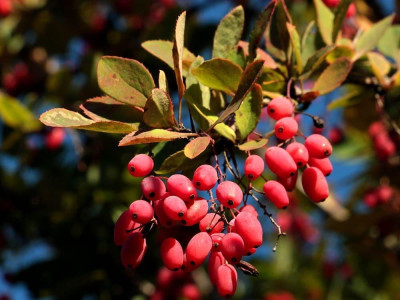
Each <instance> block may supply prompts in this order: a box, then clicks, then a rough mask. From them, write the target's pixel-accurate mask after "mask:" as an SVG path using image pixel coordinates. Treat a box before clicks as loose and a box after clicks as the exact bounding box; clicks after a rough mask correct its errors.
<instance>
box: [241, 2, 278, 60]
mask: <svg viewBox="0 0 400 300" xmlns="http://www.w3.org/2000/svg"><path fill="white" fill-rule="evenodd" d="M275 6H276V1H271V2H270V3H269V4H268V5H267V6H266V7H265V8H264V10H263V11H262V12H261V14H260V15H259V16H258V18H257V21H256V24H255V25H254V27H253V30H252V31H251V33H250V38H249V47H248V52H249V61H250V62H251V61H253V60H254V59H255V58H256V54H257V49H258V47H259V46H260V43H261V39H262V37H263V35H264V32H265V29H266V28H267V26H268V24H269V23H270V22H271V15H272V12H273V11H274V9H275Z"/></svg>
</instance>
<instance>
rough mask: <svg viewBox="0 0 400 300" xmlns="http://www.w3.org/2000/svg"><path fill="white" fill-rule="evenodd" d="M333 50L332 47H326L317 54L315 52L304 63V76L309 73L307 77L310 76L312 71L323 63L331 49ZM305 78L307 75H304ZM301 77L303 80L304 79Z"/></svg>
mask: <svg viewBox="0 0 400 300" xmlns="http://www.w3.org/2000/svg"><path fill="white" fill-rule="evenodd" d="M334 48H335V46H334V45H329V46H326V47H324V48H322V49H320V50H318V51H317V52H315V53H314V54H313V55H312V56H311V57H310V58H309V59H308V60H307V63H306V66H305V67H304V72H303V73H304V74H307V73H308V72H309V74H308V75H311V74H312V73H313V72H314V70H315V69H316V68H318V67H319V66H320V65H321V64H322V63H323V62H324V61H325V58H326V57H327V55H328V54H329V53H331V52H332V51H333V49H334ZM305 76H307V75H305ZM305 76H303V78H304V77H305Z"/></svg>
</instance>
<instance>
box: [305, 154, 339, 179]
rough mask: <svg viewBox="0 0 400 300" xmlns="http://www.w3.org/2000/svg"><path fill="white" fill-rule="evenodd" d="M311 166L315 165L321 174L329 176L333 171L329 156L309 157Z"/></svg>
mask: <svg viewBox="0 0 400 300" xmlns="http://www.w3.org/2000/svg"><path fill="white" fill-rule="evenodd" d="M308 163H309V164H310V166H311V167H316V168H318V169H320V170H321V172H322V174H324V176H329V175H330V174H331V173H332V171H333V166H332V163H331V161H330V160H329V158H328V157H327V158H321V159H319V158H314V157H310V160H309V161H308Z"/></svg>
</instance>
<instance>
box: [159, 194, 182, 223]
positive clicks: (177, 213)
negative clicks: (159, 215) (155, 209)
mask: <svg viewBox="0 0 400 300" xmlns="http://www.w3.org/2000/svg"><path fill="white" fill-rule="evenodd" d="M163 210H164V212H165V214H166V215H167V217H168V218H170V219H172V220H176V221H177V220H182V219H183V218H184V217H185V214H186V211H187V207H186V204H185V202H184V201H183V200H182V199H181V198H179V197H176V196H169V197H167V198H165V199H164V203H163Z"/></svg>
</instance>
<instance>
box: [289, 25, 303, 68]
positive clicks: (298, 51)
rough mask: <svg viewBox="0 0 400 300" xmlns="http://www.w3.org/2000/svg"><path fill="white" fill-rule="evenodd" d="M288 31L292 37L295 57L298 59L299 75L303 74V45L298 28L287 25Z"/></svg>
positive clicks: (291, 41)
mask: <svg viewBox="0 0 400 300" xmlns="http://www.w3.org/2000/svg"><path fill="white" fill-rule="evenodd" d="M286 27H287V30H288V32H289V36H290V43H291V44H292V49H293V51H294V55H295V57H296V66H297V72H298V74H301V73H302V72H303V62H302V60H301V44H300V36H299V34H298V32H297V30H296V26H294V25H292V24H290V23H286Z"/></svg>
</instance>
